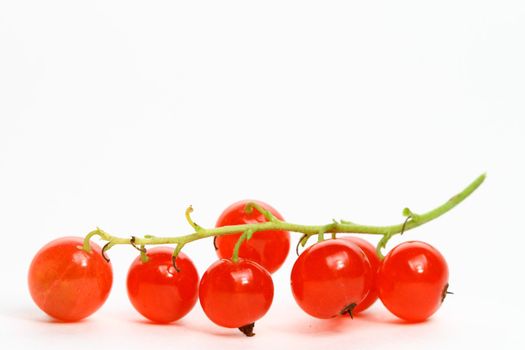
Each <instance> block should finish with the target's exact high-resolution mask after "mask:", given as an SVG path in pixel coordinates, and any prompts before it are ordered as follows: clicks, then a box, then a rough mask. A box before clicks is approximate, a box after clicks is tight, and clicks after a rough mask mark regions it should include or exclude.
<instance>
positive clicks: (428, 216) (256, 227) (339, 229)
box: [83, 174, 486, 261]
mask: <svg viewBox="0 0 525 350" xmlns="http://www.w3.org/2000/svg"><path fill="white" fill-rule="evenodd" d="M485 177H486V175H485V174H482V175H480V176H479V177H478V178H476V179H475V180H474V181H473V182H472V183H471V184H470V185H468V186H467V187H466V188H465V189H464V190H463V191H461V192H460V193H458V194H456V195H455V196H453V197H452V198H450V199H449V200H448V201H447V202H445V203H444V204H442V205H440V206H438V207H436V208H434V209H432V210H430V211H428V212H426V213H423V214H416V213H414V212H412V211H411V210H410V209H408V208H405V209H404V210H403V215H404V216H406V217H409V219H408V220H404V221H403V222H401V223H399V224H395V225H390V226H370V225H360V224H356V223H353V222H350V221H345V220H340V221H336V220H333V222H331V223H329V224H325V225H301V224H294V223H289V222H286V221H281V220H278V219H277V218H276V217H275V216H274V215H273V214H272V213H270V212H269V211H267V210H265V209H264V208H262V207H261V206H260V205H258V204H257V203H254V202H251V203H248V204H247V205H246V210H247V211H251V210H254V209H255V210H257V211H259V212H260V213H261V214H263V215H264V217H265V218H266V219H267V220H268V221H267V222H262V223H255V224H243V225H231V226H222V227H217V228H210V229H207V228H203V227H201V226H199V225H197V224H196V223H195V222H194V221H193V220H192V219H191V217H190V213H191V212H192V210H193V209H192V208H191V207H189V208H188V210H187V211H186V219H187V221H188V223H189V224H190V225H191V226H192V228H193V229H194V232H193V233H190V234H187V235H183V236H177V237H154V236H151V235H147V236H144V238H140V237H135V238H134V239H133V242H132V243H134V244H135V245H137V246H140V247H141V248H144V247H145V246H148V245H158V244H175V245H176V250H175V252H174V261H175V258H176V256H177V254H178V253H179V252H180V249H182V247H183V246H185V245H186V244H188V243H190V242H193V241H197V240H199V239H204V238H208V237H216V236H222V235H231V234H241V236H240V238H239V241H238V242H237V244H236V249H235V251H234V256H233V258H234V259H237V258H238V250H239V248H240V245H241V243H242V241H244V240H246V239H249V238H250V237H251V236H252V235H253V234H254V233H256V232H260V231H274V230H277V231H290V232H298V233H302V234H303V237H302V239H301V241H300V244H301V245H303V246H304V244H306V242H307V241H308V239H309V238H310V237H311V236H313V235H318V236H319V237H318V238H319V239H321V240H322V239H324V234H325V233H329V234H335V233H358V234H372V235H381V236H383V237H382V238H381V240H380V241H379V243H378V245H377V252H378V254H379V256H381V257H382V252H381V250H382V249H383V248H385V246H386V244H387V243H388V241H389V240H390V239H391V238H392V237H393V236H394V235H397V234H400V233H402V232H405V231H408V230H411V229H413V228H416V227H418V226H421V225H423V224H425V223H427V222H429V221H432V220H434V219H436V218H438V217H440V216H441V215H443V214H445V213H446V212H448V211H449V210H451V209H452V208H454V207H455V206H456V205H458V204H459V203H461V202H462V201H463V200H464V199H465V198H467V197H468V196H470V195H471V194H472V192H474V191H475V190H476V189H477V188H478V187H479V186H480V185H481V184H482V183H483V181H484V180H485ZM94 236H99V237H100V238H101V239H102V240H104V241H107V242H109V243H110V244H109V245H108V249H109V248H111V247H113V246H115V245H119V244H130V238H129V237H117V236H113V235H110V234H109V233H107V232H105V231H103V230H101V229H99V228H97V229H96V230H93V231H91V232H89V233H88V234H87V235H86V237H85V239H84V245H83V248H84V250H86V251H87V252H90V251H91V247H90V244H89V241H90V239H91V238H92V237H94ZM108 249H106V250H105V251H107V250H108Z"/></svg>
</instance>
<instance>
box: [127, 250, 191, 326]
mask: <svg viewBox="0 0 525 350" xmlns="http://www.w3.org/2000/svg"><path fill="white" fill-rule="evenodd" d="M172 253H173V248H170V247H156V248H152V249H148V251H147V253H146V255H147V257H148V261H147V262H142V261H141V259H140V257H137V258H136V259H135V261H133V263H132V264H131V266H130V268H129V272H128V280H127V286H128V296H129V300H130V301H131V303H132V304H133V306H134V307H135V309H137V311H138V312H140V313H141V314H142V315H143V316H144V317H146V318H148V319H150V320H151V321H153V322H157V323H169V322H173V321H176V320H178V319H180V318H182V317H183V316H184V315H186V314H187V313H188V312H190V310H191V309H192V308H193V306H194V305H195V303H196V302H197V293H198V287H199V275H198V273H197V269H196V268H195V266H194V265H193V262H192V261H191V260H190V259H189V258H188V257H187V256H186V255H185V254H184V253H179V255H178V256H177V259H176V262H175V263H176V265H177V268H178V269H179V270H180V271H179V272H177V271H176V269H175V267H174V266H173V262H172Z"/></svg>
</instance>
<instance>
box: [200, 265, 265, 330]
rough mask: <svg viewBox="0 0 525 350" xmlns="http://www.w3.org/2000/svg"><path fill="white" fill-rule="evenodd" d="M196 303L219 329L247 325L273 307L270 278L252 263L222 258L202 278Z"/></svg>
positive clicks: (260, 267)
mask: <svg viewBox="0 0 525 350" xmlns="http://www.w3.org/2000/svg"><path fill="white" fill-rule="evenodd" d="M199 300H200V303H201V306H202V309H203V310H204V312H205V313H206V315H207V316H208V318H209V319H210V320H212V321H213V322H214V323H216V324H218V325H219V326H223V327H228V328H240V327H243V326H248V325H250V324H252V323H254V322H255V321H257V320H258V319H260V318H261V317H263V316H264V314H266V312H267V311H268V310H269V308H270V306H271V304H272V300H273V282H272V277H271V275H270V274H269V273H268V271H266V270H265V269H264V268H263V267H262V266H261V265H259V264H257V263H255V262H253V261H250V260H244V259H240V260H239V262H238V263H234V262H232V261H231V260H227V259H221V260H218V261H216V262H215V263H213V264H212V265H211V266H210V267H209V268H208V270H207V271H206V272H205V273H204V275H203V276H202V279H201V283H200V287H199Z"/></svg>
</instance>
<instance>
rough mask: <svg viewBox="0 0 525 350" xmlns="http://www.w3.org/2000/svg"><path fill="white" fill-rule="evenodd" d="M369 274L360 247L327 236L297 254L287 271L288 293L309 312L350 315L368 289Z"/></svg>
mask: <svg viewBox="0 0 525 350" xmlns="http://www.w3.org/2000/svg"><path fill="white" fill-rule="evenodd" d="M372 277H373V275H372V270H371V267H370V262H369V261H368V258H367V257H366V255H365V253H364V252H363V251H362V250H361V248H359V247H358V246H357V245H355V244H354V243H352V242H349V241H348V240H344V239H330V240H326V241H322V242H319V243H316V244H314V245H312V246H310V247H308V248H307V249H306V250H305V251H304V252H303V253H302V254H301V255H300V256H299V258H297V260H296V262H295V264H294V266H293V269H292V275H291V285H292V293H293V296H294V298H295V301H296V302H297V304H298V305H299V306H300V307H301V308H302V309H303V310H304V311H305V312H306V313H308V314H309V315H311V316H314V317H317V318H332V317H336V316H338V315H342V314H345V313H348V314H350V316H352V312H353V309H354V308H355V307H356V306H358V305H359V304H360V303H361V302H362V301H363V300H364V299H365V297H366V296H367V294H368V293H369V291H370V288H371V286H372Z"/></svg>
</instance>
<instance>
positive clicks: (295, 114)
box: [0, 0, 525, 349]
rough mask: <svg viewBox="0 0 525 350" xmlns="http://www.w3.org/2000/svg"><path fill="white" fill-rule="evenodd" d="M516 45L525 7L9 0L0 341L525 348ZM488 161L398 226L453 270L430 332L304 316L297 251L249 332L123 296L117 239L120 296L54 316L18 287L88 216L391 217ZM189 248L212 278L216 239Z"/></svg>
mask: <svg viewBox="0 0 525 350" xmlns="http://www.w3.org/2000/svg"><path fill="white" fill-rule="evenodd" d="M524 42H525V4H524V3H523V1H480V0H476V1H456V0H455V1H447V0H445V1H437V2H427V1H415V0H414V1H405V0H397V1H340V2H339V1H283V0H279V1H260V2H249V1H209V2H202V1H191V2H189V1H188V2H184V3H182V2H174V1H144V2H140V1H121V2H119V1H108V0H104V1H95V0H93V1H86V2H74V1H4V0H2V1H0V231H1V244H2V247H1V258H2V259H1V263H0V273H1V276H2V278H1V280H2V283H1V292H0V293H1V298H0V344H2V347H3V348H12V349H18V348H31V347H32V348H45V347H50V348H51V347H52V348H53V349H84V348H86V349H93V348H94V347H96V348H99V349H106V348H108V349H109V348H111V349H114V348H117V347H118V348H126V349H145V348H149V347H154V348H156V349H159V348H162V347H166V348H178V349H190V348H200V349H202V348H204V346H208V347H209V348H217V349H240V348H250V349H269V348H288V349H290V348H291V347H293V348H299V347H300V348H301V349H309V348H321V347H322V348H326V349H328V348H343V347H344V348H349V347H352V348H356V349H372V348H373V349H380V348H388V349H395V348H402V349H421V348H425V349H443V348H445V347H447V346H448V347H451V348H460V347H462V348H465V347H467V346H468V347H475V346H478V347H479V346H488V347H498V348H523V347H524V345H525V344H524V341H523V337H522V331H523V329H522V326H523V322H522V317H523V312H524V311H525V310H524V303H523V295H525V288H524V286H523V271H522V270H523V259H522V257H521V253H522V247H523V244H524V243H525V239H524V235H525V232H524V229H523V224H522V217H523V211H524V209H525V208H524V206H523V198H525V189H524V186H523V181H524V178H525V177H524V175H525V171H524V170H525V169H524V157H523V149H525V147H524V146H525V141H524V139H525V137H524V132H525V121H524V119H525V105H524V103H525V100H524V97H525V68H524V67H525V65H524V62H525V44H524ZM485 171H487V172H488V178H487V181H486V182H485V184H484V185H483V186H482V187H481V188H480V189H479V191H477V192H476V193H475V194H474V195H473V196H472V197H471V198H469V199H468V200H467V201H466V202H465V203H463V204H461V205H460V206H459V207H457V208H456V209H454V210H453V211H452V212H450V213H448V214H447V215H445V216H443V217H442V218H440V219H438V220H437V221H435V222H432V223H429V224H427V225H425V226H423V227H421V228H419V229H417V230H414V231H411V232H409V233H407V234H406V235H405V236H404V237H403V239H421V240H424V241H428V242H429V243H431V244H433V245H434V246H436V247H437V248H438V249H439V250H441V252H442V253H443V254H444V255H445V257H446V258H447V260H448V263H449V267H450V272H451V277H450V283H451V290H453V291H454V292H455V295H454V296H451V297H449V298H447V300H446V302H445V303H444V305H443V307H442V308H441V309H440V310H439V311H438V313H437V314H436V315H435V316H434V317H433V318H432V319H431V320H429V321H428V322H426V323H422V324H417V325H407V324H403V323H400V322H399V321H397V320H396V318H395V317H393V316H391V315H390V314H389V313H388V312H387V311H386V310H385V309H384V308H383V307H382V306H381V305H379V303H378V304H377V305H375V307H374V308H373V309H372V310H371V312H369V313H367V314H366V315H363V317H361V318H359V319H356V320H354V321H351V320H348V319H345V320H339V321H333V320H332V321H321V320H316V319H313V318H310V317H309V316H307V315H306V314H304V313H303V312H302V311H301V310H300V309H299V308H298V306H296V305H295V303H294V301H293V298H292V297H291V292H290V288H289V281H288V279H289V272H290V268H291V266H292V263H293V261H294V255H293V254H290V256H289V259H288V260H287V262H286V264H285V266H284V267H283V268H282V269H281V270H279V271H278V272H277V273H275V274H274V281H275V284H276V294H275V299H274V304H273V307H272V309H271V310H270V312H269V313H268V314H267V315H266V317H264V318H263V319H262V320H261V321H259V322H258V323H257V325H256V333H257V336H256V337H254V338H250V339H248V338H245V337H243V336H242V335H240V333H237V332H236V331H234V330H229V329H223V328H219V327H217V326H215V325H213V324H212V323H211V322H209V321H208V320H207V319H206V318H205V315H204V314H203V312H202V310H201V308H200V306H199V305H196V307H195V308H194V309H193V311H192V312H191V313H190V314H189V315H188V316H187V317H186V318H184V319H183V320H182V321H181V322H178V323H176V324H173V325H168V326H156V325H151V324H148V323H147V322H145V321H144V320H143V319H142V318H141V317H140V315H138V314H137V313H136V312H135V310H133V308H132V307H131V305H130V304H129V302H128V300H127V296H126V292H125V287H124V286H125V277H126V271H127V267H128V265H129V264H130V262H131V260H132V259H133V258H134V257H135V253H136V252H135V251H134V250H133V249H132V248H130V247H124V246H118V247H115V248H113V249H112V251H111V252H110V256H111V258H112V262H113V267H114V285H113V290H112V293H111V296H110V298H109V299H108V301H107V302H106V304H105V305H104V307H103V308H102V309H101V310H99V312H97V313H96V314H94V315H93V316H92V317H90V318H89V319H87V320H86V321H84V322H81V323H77V324H57V323H54V322H52V321H50V320H49V319H48V318H47V317H46V316H45V315H44V314H43V313H42V312H41V311H40V310H39V309H38V308H37V307H36V306H35V305H34V304H33V302H32V301H31V299H30V297H29V294H28V291H27V286H26V276H27V269H28V266H29V263H30V261H31V259H32V257H33V255H34V254H35V252H36V251H37V250H38V249H39V248H40V247H41V246H42V245H44V244H45V243H46V242H48V241H50V240H52V239H55V238H57V237H60V236H65V235H84V234H86V233H87V232H88V231H90V230H91V229H93V228H94V227H95V226H100V227H101V228H103V229H105V230H107V231H109V232H111V233H114V234H118V235H132V234H133V235H143V234H154V235H178V234H185V233H189V232H190V230H189V226H188V225H187V224H186V223H185V221H184V218H183V213H184V209H185V208H186V206H187V205H189V204H193V206H194V208H195V209H196V211H195V213H194V218H195V220H196V221H197V222H199V223H200V224H202V225H205V226H213V225H214V223H215V220H216V218H217V217H218V215H219V214H220V212H221V211H222V210H223V209H224V208H225V207H226V206H227V205H229V204H230V203H231V202H234V201H236V200H239V199H243V198H256V199H261V200H264V201H267V202H269V203H271V204H272V205H273V206H275V207H276V208H277V209H278V210H279V211H280V212H281V213H282V214H283V215H284V217H285V218H286V219H287V220H289V221H291V222H298V223H311V224H321V223H328V222H330V220H331V219H332V218H344V219H347V220H354V221H356V222H362V223H370V224H391V223H398V222H401V220H402V216H401V209H402V208H403V207H404V206H410V207H411V208H412V209H413V210H414V211H416V212H417V211H425V210H428V209H431V208H433V207H434V206H436V205H439V204H440V203H442V202H443V201H445V200H447V199H448V198H449V197H450V196H451V195H453V194H454V193H455V192H456V191H458V190H460V189H462V188H463V187H464V186H465V185H467V184H468V183H469V182H470V181H471V180H473V179H474V178H475V177H476V176H478V175H479V174H480V173H482V172H485ZM293 238H294V243H295V242H296V240H297V238H298V235H294V236H293ZM400 241H401V240H400V239H395V240H393V241H392V242H391V244H389V248H391V247H392V246H394V245H395V244H396V243H398V242H400ZM185 251H186V253H187V254H189V255H190V257H192V259H193V260H194V261H195V263H196V265H197V266H198V269H199V272H200V273H201V274H202V273H203V272H204V270H205V269H206V267H207V266H208V265H209V264H210V263H211V262H212V261H214V259H215V258H216V257H215V255H214V252H213V249H212V243H211V241H209V240H207V241H200V242H196V243H194V244H192V245H189V246H188V247H186V248H185ZM327 293H329V291H327Z"/></svg>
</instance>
